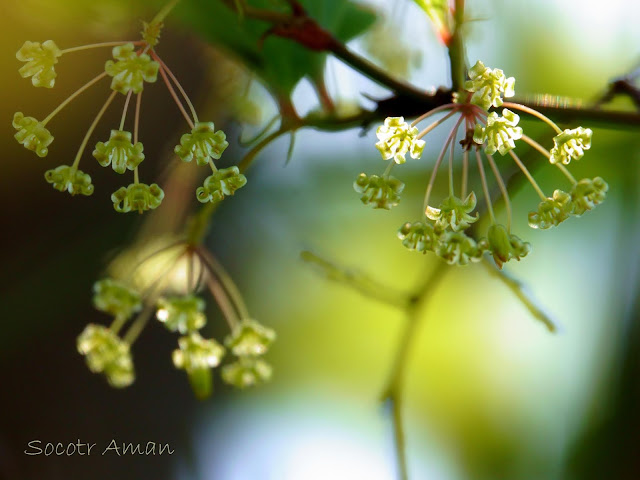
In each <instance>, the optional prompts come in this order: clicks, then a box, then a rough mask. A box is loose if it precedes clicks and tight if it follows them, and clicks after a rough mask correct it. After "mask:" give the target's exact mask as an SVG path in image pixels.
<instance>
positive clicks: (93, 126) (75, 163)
mask: <svg viewBox="0 0 640 480" xmlns="http://www.w3.org/2000/svg"><path fill="white" fill-rule="evenodd" d="M117 93H118V92H115V91H114V92H111V95H109V98H108V99H107V101H106V102H104V105H103V106H102V108H101V109H100V111H99V112H98V114H97V115H96V118H94V119H93V123H92V124H91V126H90V127H89V130H87V133H86V135H85V136H84V139H83V140H82V143H81V144H80V148H79V149H78V153H77V154H76V158H75V160H74V161H73V165H71V168H74V169H76V168H78V165H79V164H80V158H81V157H82V154H83V153H84V149H85V148H86V147H87V142H88V141H89V137H91V134H92V133H93V131H94V130H95V129H96V126H97V125H98V122H99V121H100V119H101V118H102V116H103V115H104V112H106V110H107V108H109V105H111V102H112V101H113V99H114V98H115V96H116V94H117Z"/></svg>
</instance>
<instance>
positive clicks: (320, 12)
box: [176, 0, 375, 97]
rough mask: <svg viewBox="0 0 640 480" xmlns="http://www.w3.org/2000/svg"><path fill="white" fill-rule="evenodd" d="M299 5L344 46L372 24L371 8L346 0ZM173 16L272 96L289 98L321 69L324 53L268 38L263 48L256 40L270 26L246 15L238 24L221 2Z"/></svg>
mask: <svg viewBox="0 0 640 480" xmlns="http://www.w3.org/2000/svg"><path fill="white" fill-rule="evenodd" d="M302 3H303V5H304V7H305V8H306V9H307V11H308V14H309V15H310V16H311V17H312V18H314V19H315V20H316V21H317V22H318V23H319V24H320V25H321V26H322V27H323V28H325V29H327V30H328V31H330V32H331V33H333V34H334V35H335V36H336V38H338V39H339V40H340V41H343V42H346V41H348V40H350V39H352V38H354V37H355V36H357V35H359V34H360V33H362V32H364V30H365V29H367V28H368V27H369V26H370V25H372V24H373V22H374V21H375V15H374V13H373V12H372V11H371V10H367V9H365V8H363V7H360V6H358V5H356V4H354V3H352V2H351V1H350V0H323V1H321V2H319V1H315V0H306V1H303V2H302ZM251 6H252V7H254V8H264V9H270V10H274V6H273V2H272V1H270V0H256V1H252V2H251ZM278 11H281V12H286V11H287V10H282V9H279V10H278ZM176 13H177V14H178V15H179V16H180V17H181V20H182V22H183V24H184V25H186V26H188V27H189V28H190V29H191V30H194V31H195V32H197V33H198V34H200V35H201V36H202V37H203V38H204V39H205V40H206V41H208V42H209V43H212V44H214V45H216V46H220V47H222V48H224V49H225V50H227V51H228V52H229V53H230V54H232V55H234V56H235V57H237V58H238V59H239V60H240V61H241V62H243V63H244V64H245V65H246V66H247V67H248V68H249V69H250V70H251V71H253V72H255V73H256V74H257V75H258V76H260V77H261V78H262V80H263V81H264V82H265V84H266V86H267V87H268V88H269V89H270V90H271V91H272V92H273V93H274V94H275V95H276V96H282V97H289V96H290V95H291V92H292V91H293V89H294V88H295V87H296V85H297V84H298V82H299V81H300V80H302V79H303V78H304V77H307V76H309V77H316V78H317V77H318V76H319V75H322V72H323V71H324V65H325V62H326V54H323V53H318V52H311V51H308V50H307V49H305V48H304V47H303V46H302V45H299V44H297V43H295V42H294V41H292V40H289V39H285V38H279V37H276V36H269V37H267V38H266V39H265V41H264V43H263V46H262V49H261V48H260V47H259V42H260V39H261V37H262V36H263V34H264V33H265V32H266V31H267V30H268V29H269V28H270V27H271V25H270V24H269V23H267V22H263V21H259V20H255V19H250V18H246V16H245V18H244V19H242V20H241V19H240V18H239V16H238V15H237V14H236V13H235V12H233V11H232V10H231V9H229V8H228V7H226V6H225V5H224V4H223V3H222V2H221V1H220V0H191V1H190V2H187V3H185V4H183V5H182V6H181V8H180V9H179V10H178V11H177V12H176Z"/></svg>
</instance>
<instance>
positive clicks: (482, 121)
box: [354, 61, 608, 268]
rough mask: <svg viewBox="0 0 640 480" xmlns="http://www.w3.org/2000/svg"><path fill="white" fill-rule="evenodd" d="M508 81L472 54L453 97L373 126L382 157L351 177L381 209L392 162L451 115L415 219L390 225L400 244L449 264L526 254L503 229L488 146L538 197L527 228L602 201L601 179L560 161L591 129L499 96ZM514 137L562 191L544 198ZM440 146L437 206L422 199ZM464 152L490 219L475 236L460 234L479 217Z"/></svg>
mask: <svg viewBox="0 0 640 480" xmlns="http://www.w3.org/2000/svg"><path fill="white" fill-rule="evenodd" d="M514 86H515V80H514V78H513V77H510V78H507V77H505V75H504V73H503V72H502V70H499V69H491V68H488V67H486V66H485V65H483V63H482V62H480V61H478V62H477V63H476V64H475V65H474V66H473V67H472V68H471V69H470V70H469V80H467V81H466V82H465V84H464V91H463V92H459V93H456V94H455V95H454V102H453V103H448V104H446V105H442V106H440V107H438V108H435V109H433V110H431V111H429V112H427V113H425V114H424V115H422V116H420V117H418V118H417V119H416V120H414V121H413V122H412V123H410V124H408V123H407V122H405V120H404V118H403V117H389V118H387V119H386V120H385V122H384V125H382V126H380V127H379V128H378V130H377V137H378V140H379V141H378V143H376V148H377V149H378V150H379V151H380V153H381V155H382V158H383V159H384V160H390V163H389V165H388V167H387V169H386V170H385V172H384V174H383V175H382V176H377V175H370V176H369V175H367V174H365V173H361V174H360V176H359V177H358V178H357V180H356V181H355V182H354V189H355V190H356V192H358V193H359V194H361V195H362V196H361V198H360V199H361V201H362V202H363V203H364V204H366V205H372V206H373V208H383V209H387V210H388V209H390V208H391V207H394V206H396V205H398V203H399V202H400V194H401V193H402V191H403V189H404V184H403V183H402V182H401V181H400V180H398V179H396V178H394V177H391V176H390V173H391V169H392V168H393V166H394V165H399V164H403V163H405V160H406V154H407V153H409V155H410V156H411V158H414V159H416V158H419V157H420V156H421V155H422V152H423V150H424V146H425V142H424V140H422V138H423V137H424V136H425V135H427V134H428V133H429V132H430V131H431V130H433V129H435V128H436V127H438V126H439V125H440V124H442V123H444V122H445V121H447V120H448V119H449V118H451V117H454V116H455V117H456V118H455V120H454V126H453V127H452V129H451V131H450V132H449V135H448V136H447V139H446V141H445V143H444V146H443V147H442V149H441V151H440V154H439V155H438V157H437V159H436V161H435V165H434V167H433V171H432V173H431V178H430V180H429V183H428V185H427V187H426V193H425V201H424V205H423V218H422V219H420V220H418V221H415V222H407V223H405V224H404V225H403V226H402V227H401V228H400V230H399V231H398V237H399V238H400V240H402V244H403V245H404V246H405V247H406V248H408V249H409V250H415V251H418V252H422V253H426V252H433V253H435V254H436V255H438V256H439V257H441V258H442V259H444V260H445V261H446V262H447V263H449V264H452V265H466V264H468V263H470V262H477V261H480V260H481V259H482V258H483V256H484V254H485V253H488V254H490V255H492V256H493V259H494V260H495V262H496V265H497V266H498V267H500V268H502V265H503V263H505V262H507V261H509V260H513V259H515V260H520V259H521V258H523V257H525V256H526V255H528V254H529V252H530V251H531V246H530V244H529V243H527V242H524V241H523V240H521V239H520V238H519V237H518V236H516V235H514V234H512V233H511V220H512V218H511V217H512V211H511V203H510V200H509V195H508V191H507V187H506V185H505V182H504V180H503V178H502V176H501V174H500V171H499V170H498V167H497V165H496V162H495V161H494V159H493V155H494V154H496V153H499V154H500V155H503V156H504V155H507V154H508V155H509V156H510V157H511V158H512V159H513V161H514V162H515V164H516V165H517V167H518V168H519V169H520V170H521V171H522V173H523V174H524V175H525V176H526V178H527V179H528V180H529V182H530V183H531V184H532V186H533V188H534V189H535V191H536V192H537V193H538V195H539V196H540V200H541V201H540V204H539V205H538V208H537V210H536V211H533V212H530V213H529V226H530V227H532V228H536V229H547V228H550V227H553V226H556V225H558V224H560V223H561V222H563V221H564V220H566V219H567V218H569V217H571V216H580V215H582V214H584V213H585V212H587V211H589V210H592V209H593V208H594V207H595V206H596V205H598V204H600V203H602V202H603V201H604V198H605V196H606V193H607V190H608V186H607V184H606V182H605V181H604V180H602V178H600V177H596V178H593V179H589V178H585V179H582V180H579V181H578V180H576V179H575V178H574V177H573V176H572V175H571V173H570V172H569V170H568V169H567V168H566V165H568V164H569V163H571V161H576V160H579V159H580V158H582V156H583V155H584V152H585V150H588V149H589V148H590V147H591V136H592V132H591V130H590V129H588V128H582V127H578V128H575V129H571V130H570V129H566V130H562V129H560V127H558V126H557V125H556V124H555V123H554V122H553V121H551V120H550V119H549V118H547V117H545V116H544V115H542V114H541V113H540V112H538V111H536V110H534V109H532V108H529V107H527V106H525V105H520V104H517V103H511V102H505V101H504V99H505V98H509V97H512V96H513V95H514V93H515V91H514ZM498 107H503V108H502V111H501V112H500V113H498V112H497V111H493V110H492V109H497V108H498ZM513 110H518V111H521V112H524V113H527V114H529V115H532V116H534V117H536V118H538V119H540V120H542V121H543V122H545V123H546V124H548V125H549V126H550V127H551V128H553V129H554V131H555V133H556V136H555V137H554V138H553V144H554V146H553V148H552V149H551V150H550V151H549V150H547V149H546V148H544V147H543V146H542V145H540V144H539V143H537V142H536V141H535V140H533V139H532V138H530V137H528V136H527V135H525V134H524V132H523V130H522V128H521V127H519V126H518V123H519V121H520V117H519V115H518V114H516V113H515V112H514V111H513ZM440 112H448V113H447V114H446V115H444V116H443V117H441V118H440V119H438V120H436V121H434V122H433V123H431V124H430V125H428V126H427V127H426V128H424V129H423V130H422V131H419V129H418V127H417V125H418V124H419V123H421V122H422V121H424V120H425V119H427V118H429V117H431V116H432V115H434V114H437V113H440ZM463 123H464V127H463V134H462V139H461V140H460V142H459V143H460V145H461V146H462V179H461V185H460V189H459V195H457V193H456V188H455V187H454V178H453V177H454V175H453V172H454V168H453V162H454V154H455V152H454V148H455V145H456V143H457V139H458V133H459V130H460V127H461V126H462V125H463ZM520 140H521V141H524V142H525V143H527V144H528V145H529V146H530V147H532V148H533V149H535V150H537V151H538V152H540V153H541V154H543V155H544V156H545V157H546V158H547V159H548V160H549V163H550V164H551V165H554V166H555V167H557V168H558V170H560V172H561V173H562V174H563V175H564V176H565V177H566V179H567V180H568V181H569V182H570V184H571V187H570V190H569V191H568V192H565V191H563V190H560V189H557V190H555V191H554V192H553V195H552V196H550V197H549V196H547V195H545V194H544V192H543V191H542V189H541V188H540V186H539V185H538V184H537V183H536V181H535V180H534V178H533V176H532V175H531V173H530V172H529V170H528V169H527V167H526V166H525V164H524V163H523V162H522V160H520V158H519V157H518V155H517V154H516V153H515V151H514V149H515V147H516V141H520ZM447 152H449V155H448V161H449V195H448V196H447V197H446V198H445V199H444V200H442V202H441V203H440V204H439V206H438V207H434V206H432V205H431V204H430V203H429V201H430V199H431V192H432V189H433V185H434V182H435V179H436V174H437V172H438V169H439V168H440V165H441V164H442V162H443V160H444V158H445V156H446V155H447ZM472 153H473V154H474V155H475V158H476V162H477V166H478V172H479V176H480V181H481V184H482V190H483V196H484V198H485V201H486V209H487V212H488V213H489V216H490V220H491V225H490V226H489V228H488V230H487V232H486V236H485V237H479V236H477V234H476V232H474V234H473V235H470V234H468V233H467V230H468V229H469V228H470V227H471V225H472V224H473V223H475V222H476V221H477V220H478V218H479V212H477V211H476V202H477V198H476V194H475V192H473V191H470V192H468V180H469V156H470V154H472ZM483 156H484V158H483ZM485 161H486V162H487V163H488V164H489V166H490V167H491V170H492V171H493V174H494V176H495V181H496V185H497V188H498V189H499V190H500V193H501V194H502V198H503V201H504V204H505V210H506V216H507V220H506V226H505V225H502V224H499V223H498V222H497V220H496V216H495V214H494V211H493V206H492V203H493V200H492V198H491V195H490V192H489V182H488V181H487V178H486V174H485V167H484V165H485ZM474 212H475V214H474Z"/></svg>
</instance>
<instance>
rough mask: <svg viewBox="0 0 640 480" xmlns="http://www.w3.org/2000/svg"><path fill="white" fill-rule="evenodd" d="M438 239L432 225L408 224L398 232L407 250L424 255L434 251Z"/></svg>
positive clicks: (421, 223)
mask: <svg viewBox="0 0 640 480" xmlns="http://www.w3.org/2000/svg"><path fill="white" fill-rule="evenodd" d="M438 237H439V236H438V234H437V233H436V232H435V230H434V228H433V225H432V224H430V223H423V222H415V223H411V222H407V223H405V224H404V225H402V227H400V229H399V230H398V238H399V239H400V240H402V245H404V247H405V248H407V249H409V250H415V251H417V252H422V253H427V252H429V251H433V249H434V247H435V245H436V244H437V242H438Z"/></svg>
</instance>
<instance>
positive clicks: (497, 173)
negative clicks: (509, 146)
mask: <svg viewBox="0 0 640 480" xmlns="http://www.w3.org/2000/svg"><path fill="white" fill-rule="evenodd" d="M485 155H486V154H485ZM486 157H487V160H489V165H490V166H491V170H493V175H494V176H495V177H496V181H497V182H498V187H500V192H502V199H503V200H504V208H505V210H506V211H507V232H509V233H511V216H512V214H511V200H510V199H509V192H508V191H507V187H506V185H505V184H504V180H503V178H502V175H500V170H498V166H497V165H496V162H495V161H494V160H493V156H492V155H486Z"/></svg>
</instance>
